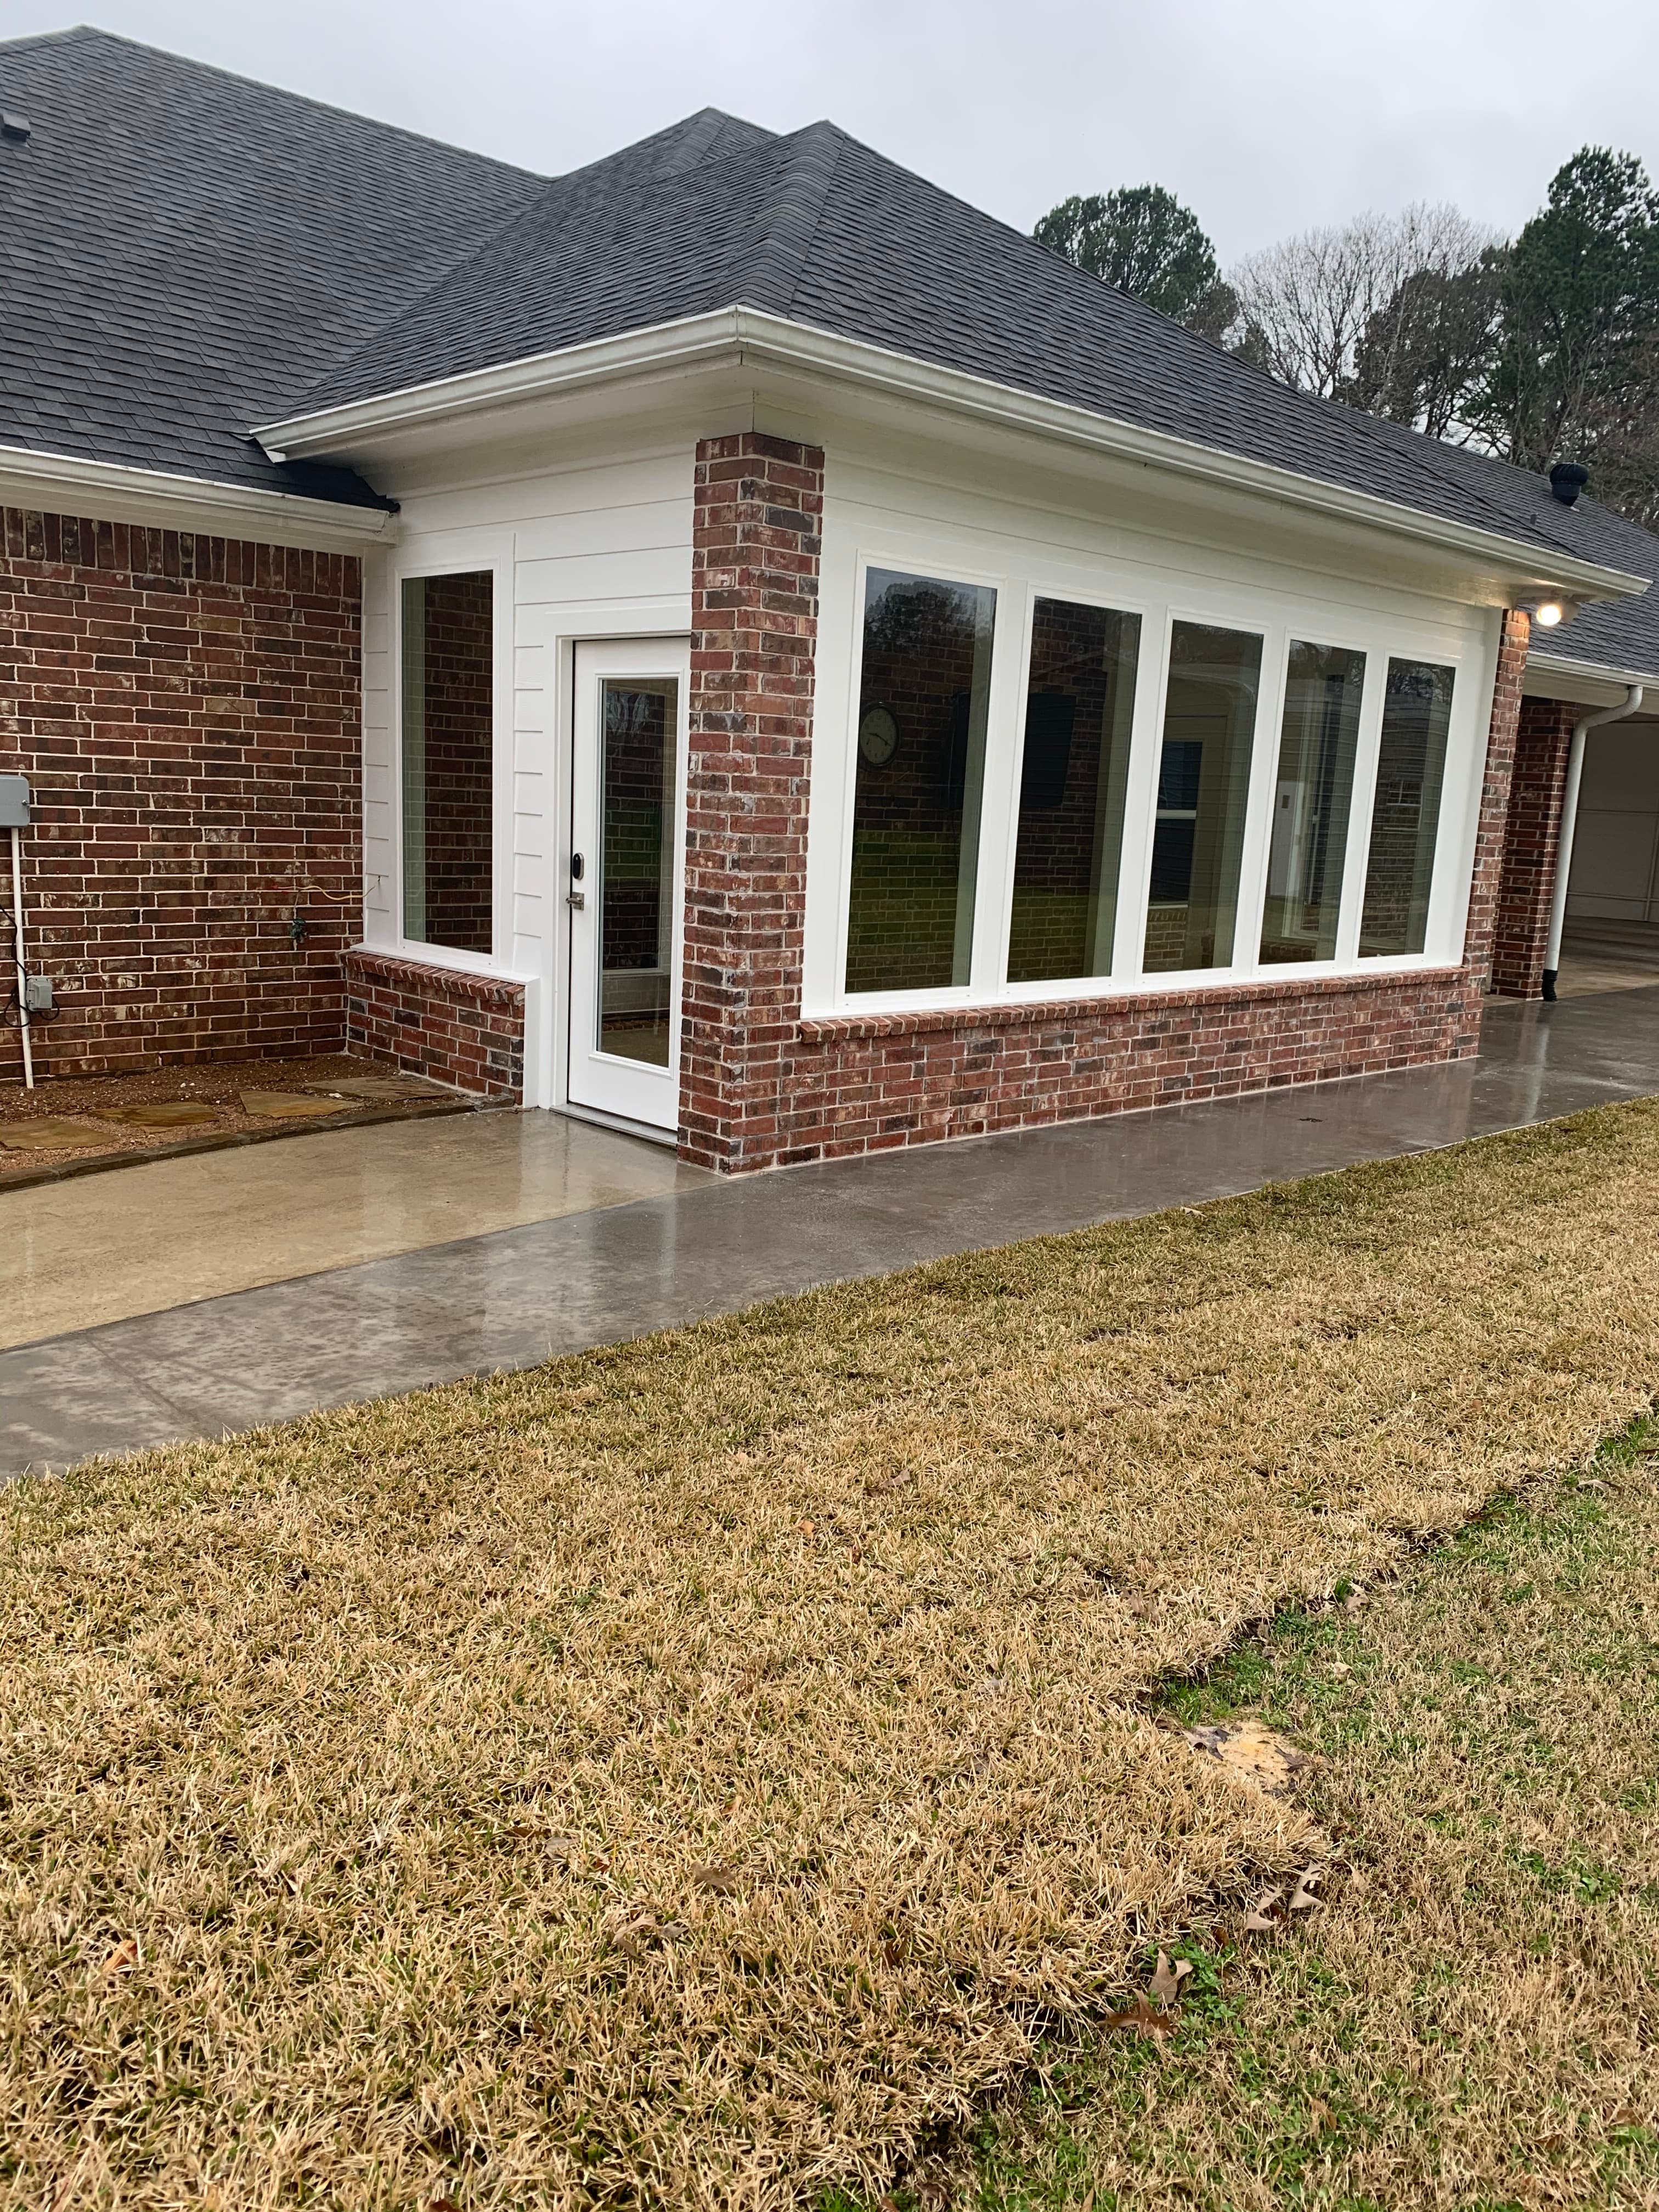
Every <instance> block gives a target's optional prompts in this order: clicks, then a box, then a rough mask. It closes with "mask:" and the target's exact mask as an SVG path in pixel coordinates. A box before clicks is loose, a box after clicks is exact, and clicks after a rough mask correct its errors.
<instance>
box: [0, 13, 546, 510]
mask: <svg viewBox="0 0 1659 2212" xmlns="http://www.w3.org/2000/svg"><path fill="white" fill-rule="evenodd" d="M0 106H3V107H5V108H6V109H8V110H9V111H18V112H21V113H22V114H23V115H25V116H26V117H27V118H28V121H29V123H30V124H31V125H32V126H33V131H32V135H31V137H30V138H29V140H28V142H27V144H21V145H20V144H16V143H10V142H6V141H0V444H4V445H10V446H24V447H31V448H33V450H35V451H37V452H45V453H68V454H72V455H76V456H77V457H79V458H82V459H88V460H100V461H112V462H118V463H120V464H122V465H125V466H128V467H133V468H146V469H161V470H165V471H174V472H179V473H182V474H185V475H188V476H198V477H206V478H209V479H210V480H212V481H214V482H216V483H230V484H246V485H249V486H258V487H260V488H262V489H271V490H289V491H293V490H308V491H314V492H318V493H319V494H321V495H323V496H325V497H331V498H337V499H346V500H365V499H368V498H369V497H371V496H372V495H371V494H370V493H369V492H368V489H367V487H366V486H363V485H362V484H360V483H357V481H356V478H355V477H351V476H349V474H348V473H347V472H346V471H342V470H316V471H310V472H308V473H307V475H306V476H305V477H301V478H300V479H299V480H296V472H295V471H294V470H291V469H286V470H279V469H276V468H274V467H273V466H272V465H271V464H270V462H269V461H268V460H266V459H265V457H264V454H263V453H261V452H260V450H259V448H258V446H257V445H255V444H254V443H253V441H252V439H250V438H249V437H248V435H247V432H248V429H249V427H250V425H251V424H252V423H253V422H255V421H257V420H258V419H259V418H260V417H261V416H264V415H268V414H269V412H270V404H271V401H272V399H273V398H276V399H279V400H280V399H281V398H283V397H284V396H286V395H289V394H292V393H294V392H300V391H302V390H304V388H305V387H306V386H307V384H309V383H311V382H313V380H315V379H316V378H317V377H318V376H319V375H321V374H322V373H323V371H324V370H325V368H326V367H327V365H328V364H329V362H331V361H336V360H337V359H338V358H339V356H340V355H341V354H342V353H343V351H345V350H346V349H347V348H349V347H350V346H353V345H355V344H356V343H357V341H358V339H359V337H361V335H362V331H364V330H365V329H373V328H374V327H375V326H376V325H380V324H381V323H384V322H386V321H387V320H388V319H390V318H391V317H392V315H394V314H395V313H397V312H398V309H399V307H402V306H404V305H405V304H406V303H407V302H409V301H411V300H413V299H415V298H416V297H418V296H419V295H420V294H421V293H422V292H424V291H425V290H426V289H428V287H429V286H430V284H431V283H432V282H433V280H434V278H435V277H436V276H438V275H439V274H440V272H441V270H444V269H445V268H447V267H450V266H453V264H455V263H456V262H458V261H460V260H462V259H463V258H465V257H466V256H468V255H470V254H471V253H472V252H474V251H476V249H477V246H479V245H480V244H481V242H482V241H483V240H484V239H486V238H487V237H489V235H490V234H491V233H492V232H493V231H495V229H497V228H499V227H500V225H501V223H502V222H504V221H506V220H507V218H508V217H509V216H512V215H513V213H515V212H516V210H518V209H519V208H520V207H522V206H524V205H525V204H526V202H527V201H528V200H530V199H531V198H532V197H533V196H534V195H535V194H536V193H538V192H539V191H541V190H542V188H543V181H544V180H543V179H540V178H538V177H533V176H531V175H528V174H527V173H526V172H524V171H523V170H520V169H513V168H508V167H506V165H505V164H503V163H501V162H499V161H485V160H483V158H481V157H480V156H479V155H476V154H464V153H460V152H459V151H457V150H456V149H454V148H453V147H450V146H442V145H439V144H436V143H434V142H433V141H432V140H430V139H426V138H418V137H415V136H413V135H412V134H411V133H410V132H408V131H394V130H391V129H389V128H388V127H387V126H386V125H384V124H380V123H371V122H368V121H366V120H365V119H364V118H362V117H361V116H356V115H349V114H347V113H345V112H343V111H341V110H339V109H337V108H331V107H324V106H319V104H318V103H317V102H316V101H315V100H301V99H300V98H298V97H297V96H296V95H295V94H291V93H286V92H278V91H276V90H274V89H273V88H270V86H268V85H263V84H255V83H252V82H248V81H247V80H246V79H244V78H241V77H236V76H228V75H227V74H226V73H225V72H224V71H223V70H214V69H205V68H204V67H202V66H201V65H200V64H197V63H195V62H189V61H182V60H179V59H178V58H176V57H174V56H173V55H171V54H164V53H158V52H155V50H154V49H153V48H151V47H149V46H138V45H135V44H134V43H133V42H132V41H131V40H127V39H118V38H114V37H112V36H110V35H109V34H108V33H105V32H102V31H92V30H76V31H65V32H60V33H54V34H52V35H50V36H47V37H45V38H39V39H20V40H13V41H10V42H9V43H7V44H4V45H0Z"/></svg>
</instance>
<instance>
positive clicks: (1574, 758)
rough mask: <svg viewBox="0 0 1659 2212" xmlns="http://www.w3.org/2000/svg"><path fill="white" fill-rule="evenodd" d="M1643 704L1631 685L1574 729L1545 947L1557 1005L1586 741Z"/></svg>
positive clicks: (1548, 994)
mask: <svg viewBox="0 0 1659 2212" xmlns="http://www.w3.org/2000/svg"><path fill="white" fill-rule="evenodd" d="M1641 703H1642V686H1641V685H1640V684H1632V685H1631V687H1630V696H1629V697H1628V698H1627V699H1626V700H1625V702H1624V703H1623V704H1622V705H1621V706H1618V707H1604V708H1602V710H1601V713H1600V714H1586V715H1585V717H1584V719H1583V721H1582V722H1575V723H1574V724H1573V726H1572V750H1571V752H1570V753H1569V754H1568V755H1567V787H1566V789H1565V792H1564V793H1562V795H1561V834H1560V836H1559V838H1558V839H1557V841H1556V861H1555V890H1554V893H1553V896H1552V897H1551V900H1550V933H1549V938H1548V941H1547V943H1546V945H1545V947H1544V996H1545V998H1546V999H1547V1000H1548V1001H1549V1002H1550V1004H1551V1005H1552V1006H1553V1005H1554V1003H1555V978H1556V975H1557V973H1558V971H1559V969H1560V966H1561V933H1562V931H1563V930H1564V929H1565V927H1566V921H1567V878H1568V877H1569V876H1570V875H1571V873H1572V840H1573V835H1574V832H1575V831H1576V830H1577V827H1578V787H1579V785H1580V784H1581V783H1582V782H1583V780H1584V740H1585V738H1587V737H1588V736H1589V733H1590V732H1591V731H1592V730H1600V729H1604V728H1605V727H1606V726H1607V724H1608V723H1609V722H1622V721H1623V720H1624V719H1625V717H1626V714H1634V713H1635V712H1636V710H1637V708H1638V707H1639V706H1640V705H1641Z"/></svg>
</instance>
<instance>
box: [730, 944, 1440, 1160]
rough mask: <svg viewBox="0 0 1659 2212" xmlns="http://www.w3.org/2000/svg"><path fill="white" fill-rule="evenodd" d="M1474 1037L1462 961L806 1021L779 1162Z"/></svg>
mask: <svg viewBox="0 0 1659 2212" xmlns="http://www.w3.org/2000/svg"><path fill="white" fill-rule="evenodd" d="M1479 1048H1480V994H1478V993H1476V992H1475V991H1474V989H1473V988H1472V987H1471V985H1470V982H1469V979H1468V974H1467V972H1466V971H1465V970H1464V969H1439V970H1436V971H1434V972H1432V973H1429V974H1422V975H1406V976H1400V975H1391V976H1364V977H1360V978H1358V979H1355V978H1353V977H1352V976H1343V977H1340V978H1327V979H1324V980H1322V981H1318V982H1302V983H1291V982H1282V983H1281V982H1273V983H1257V984H1251V985H1249V986H1246V987H1243V988H1241V989H1239V990H1236V991H1227V990H1215V989H1210V990H1201V991H1194V990H1186V991H1176V992H1167V993H1166V992H1159V993H1158V994H1155V995H1152V996H1148V997H1145V998H1122V999H1077V1000H1056V1001H1054V1002H1052V1003H1047V1004H1043V1005H1041V1006H1007V1005H1004V1006H992V1007H985V1008H981V1009H979V1010H978V1011H977V1012H973V1013H956V1012H931V1013H920V1012H918V1013H913V1014H884V1015H879V1016H871V1015H866V1016H861V1017H854V1018H842V1019H836V1020H832V1021H818V1022H803V1023H802V1024H801V1025H800V1028H799V1035H798V1044H797V1048H796V1051H795V1054H794V1055H793V1067H792V1071H791V1082H790V1085H789V1091H788V1107H787V1112H786V1114H785V1115H784V1116H783V1126H782V1128H781V1133H780V1145H779V1153H778V1157H779V1158H781V1159H786V1160H787V1159H816V1158H833V1157H835V1156H836V1155H837V1154H839V1153H843V1152H878V1151H881V1150H883V1149H884V1148H886V1147H888V1146H896V1145H914V1144H927V1143H931V1142H933V1140H935V1139H939V1138H941V1137H965V1136H978V1135H981V1134H984V1133H987V1132H988V1131H991V1130H995V1129H1015V1128H1031V1127H1036V1126H1038V1125H1040V1124H1042V1123H1044V1122H1048V1121H1073V1120H1076V1119H1079V1117H1081V1116H1084V1115H1093V1114H1114V1113H1127V1112H1129V1111H1131V1110H1133V1109H1134V1108H1136V1107H1142V1106H1170V1105H1176V1104H1179V1103H1191V1102H1192V1101H1193V1100H1195V1099H1200V1098H1225V1097H1228V1096H1230V1095H1231V1094H1232V1093H1234V1092H1237V1091H1260V1090H1265V1089H1267V1088H1268V1087H1269V1086H1270V1085H1278V1084H1285V1083H1315V1082H1320V1081H1323V1080H1325V1079H1328V1078H1329V1077H1332V1076H1338V1075H1366V1074H1375V1073H1380V1072H1381V1071H1383V1069H1386V1068H1393V1067H1411V1066H1416V1065H1418V1064H1419V1062H1421V1061H1424V1060H1458V1059H1462V1058H1465V1057H1467V1056H1468V1054H1472V1053H1474V1052H1475V1051H1477V1050H1478V1049H1479ZM745 1164H749V1163H745Z"/></svg>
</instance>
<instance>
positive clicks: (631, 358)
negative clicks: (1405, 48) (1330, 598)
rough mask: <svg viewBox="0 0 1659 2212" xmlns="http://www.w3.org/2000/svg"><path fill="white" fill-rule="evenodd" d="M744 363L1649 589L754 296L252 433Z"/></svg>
mask: <svg viewBox="0 0 1659 2212" xmlns="http://www.w3.org/2000/svg"><path fill="white" fill-rule="evenodd" d="M733 368H736V369H745V368H746V369H754V370H757V371H772V372H780V371H781V372H783V373H786V374H793V375H805V376H807V377H810V378H811V379H813V380H815V381H817V382H819V383H821V384H828V385H829V386H837V385H838V386H842V387H843V388H845V387H848V386H853V387H861V388H863V389H865V390H873V391H878V392H882V393H884V394H886V395H888V396H890V397H895V398H901V399H903V400H906V401H908V402H910V403H911V404H918V405H920V406H921V407H923V408H926V409H927V410H933V411H934V412H936V413H938V414H941V415H945V416H957V417H958V418H968V419H975V420H978V421H979V422H983V423H985V424H987V425H994V426H995V427H997V428H1001V429H1005V430H1006V429H1015V430H1020V431H1024V432H1025V433H1028V434H1032V435H1036V436H1038V437H1040V438H1042V439H1044V440H1046V441H1048V442H1050V443H1053V444H1057V445H1060V446H1069V447H1073V449H1082V450H1086V451H1089V452H1091V453H1096V454H1100V455H1103V456H1108V457H1110V458H1112V459H1117V460H1121V461H1126V462H1129V463H1134V464H1139V465H1142V466H1145V467H1150V468H1155V469H1160V470H1163V471H1168V472H1170V474H1173V475H1176V476H1179V477H1188V478H1193V479H1197V480H1199V481H1200V482H1201V483H1204V484H1206V485H1207V486H1210V487H1212V488H1217V489H1225V490H1227V491H1231V492H1232V493H1235V494H1243V495H1253V496H1255V497H1259V498H1262V499H1266V500H1269V501H1273V503H1274V504H1276V505H1277V506H1278V507H1281V508H1290V509H1292V510H1300V511H1302V512H1304V513H1306V514H1308V515H1310V516H1318V517H1321V518H1323V519H1326V520H1333V521H1336V522H1340V523H1342V524H1346V525H1347V526H1358V527H1361V528H1364V529H1369V530H1373V531H1376V532H1382V533H1384V534H1385V535H1387V536H1389V537H1391V538H1395V539H1407V540H1409V541H1411V542H1413V544H1418V545H1420V546H1424V547H1431V548H1432V549H1434V550H1436V551H1437V553H1440V554H1442V555H1447V556H1453V557H1455V558H1457V559H1459V560H1462V561H1466V562H1472V563H1479V564H1482V565H1484V566H1486V567H1489V568H1493V569H1495V570H1496V571H1498V573H1500V574H1504V575H1505V576H1507V577H1510V578H1511V579H1513V580H1514V582H1515V584H1516V586H1517V590H1519V589H1520V588H1522V587H1523V588H1524V589H1525V590H1526V591H1527V592H1528V593H1534V594H1538V595H1544V596H1561V597H1565V598H1568V599H1626V598H1635V597H1638V596H1639V595H1640V594H1641V593H1642V592H1645V591H1646V590H1647V588H1648V581H1649V580H1648V579H1647V578H1646V577H1645V576H1639V575H1636V574H1631V573H1629V572H1627V571H1626V570H1623V569H1619V568H1607V567H1605V566H1603V565H1602V564H1601V563H1599V562H1589V561H1584V560H1582V559H1580V558H1578V557H1577V556H1575V555H1573V554H1571V553H1567V552H1565V551H1562V552H1557V551H1555V550H1553V549H1552V548H1550V547H1547V546H1541V545H1537V544H1533V543H1531V542H1530V541H1529V540H1527V539H1524V538H1512V537H1510V536H1509V535H1507V534H1506V533H1505V532H1501V531H1492V530H1484V529H1480V528H1478V527H1475V526H1472V525H1469V524H1466V523H1460V522H1455V521H1450V520H1446V519H1444V518H1443V517H1439V516H1436V515H1432V514H1428V513H1424V512H1422V511H1421V510H1419V509H1418V508H1414V507H1406V506H1402V505H1401V504H1400V503H1398V502H1397V501H1390V500H1385V499H1380V498H1377V497H1376V496H1375V495H1372V494H1370V493H1366V492H1357V491H1352V490H1349V489H1346V488H1345V487H1343V486H1341V485H1338V484H1332V483H1326V482H1324V481H1322V479H1320V478H1318V477H1305V476H1301V475H1298V474H1297V472H1296V471H1293V470H1290V469H1282V468H1278V467H1275V466H1273V465H1271V464H1269V463H1267V462H1261V461H1254V460H1249V459H1244V458H1243V457H1241V456H1239V455H1237V454H1232V453H1222V452H1219V451H1218V450H1217V449H1216V448H1214V447H1209V446H1204V445H1200V444H1199V443H1197V442H1196V441H1191V440H1187V439H1182V438H1177V437H1174V436H1171V435H1169V434H1167V433H1165V432H1163V431H1158V430H1148V429H1144V428H1140V427H1139V426H1138V425H1136V424H1134V423H1129V422H1119V421H1116V420H1115V419H1113V418H1112V417H1110V416H1102V415H1097V414H1095V413H1093V412H1092V411H1091V410H1089V409H1087V408H1084V407H1077V406H1073V405H1071V404H1067V403H1066V402H1064V401H1060V400H1054V399H1046V398H1042V397H1041V396H1039V395H1037V394H1036V393H1032V392H1024V391H1021V390H1020V389H1018V387H1017V386H1010V385H1004V384H999V383H996V382H994V381H993V380H990V379H988V378H984V377H977V376H972V375H969V374H966V373H965V372H963V371H962V370H958V369H951V368H939V367H938V366H936V365H935V364H933V363H932V362H922V361H918V360H916V359H915V358H914V357H913V356H909V355H908V354H899V353H894V352H891V351H889V350H888V349H885V348H883V347H880V346H875V345H871V344H868V343H865V342H864V341H862V340H860V339H855V338H848V337H842V336H841V335H840V334H839V333H838V332H836V331H824V330H820V329H818V328H817V327H816V326H815V325H810V324H805V323H798V322H793V321H791V320H790V319H787V318H786V317H783V316H780V315H773V314H769V313H764V312H763V311H762V310H760V309H758V308H754V307H724V308H720V309H719V310H718V311H716V312H715V313H711V314H705V315H696V316H690V317H688V318H686V319H684V320H682V321H679V322H673V323H664V324H659V325H655V326H653V328H651V329H648V330H641V331H629V332H626V333H625V334H623V335H622V336H620V337H607V338H599V339H594V340H592V342H590V343H586V344H582V345H575V346H568V347H564V348H561V349H558V350H557V351H555V352H551V353H545V354H539V355H536V356H532V357H530V358H527V359H525V360H522V361H515V362H504V363H502V364H501V365H500V366H499V367H495V368H482V369H476V370H472V371H471V372H469V373H468V374H465V375H463V376H455V377H446V378H442V379H440V380H437V381H435V382H433V383H430V384H422V385H415V386H410V387H409V388H408V389H406V390H404V391H400V392H386V393H384V394H380V395H377V396H375V397H374V398H368V399H359V400H353V401H350V402H349V403H347V404H344V405H341V406H337V407H328V408H322V409H319V410H316V411H314V412H313V413H309V414H306V415H300V416H289V417H287V418H286V419H284V420H283V421H282V422H269V423H266V424H264V425H263V426H262V427H260V428H257V429H255V430H254V431H253V432H252V435H253V436H254V437H255V438H257V439H258V441H259V443H260V445H261V446H263V447H264V450H265V452H266V453H268V454H269V455H270V458H271V459H273V460H280V459H286V460H301V459H334V460H347V459H351V458H352V457H353V456H354V455H355V454H356V453H359V452H361V451H362V449H363V448H364V447H367V446H368V445H370V444H372V443H373V442H374V441H384V440H386V439H387V438H388V437H391V436H398V437H407V436H408V435H410V434H412V433H418V432H420V431H422V429H428V430H430V431H432V432H434V433H437V432H439V431H440V430H441V428H443V427H445V426H450V425H458V424H459V423H461V422H465V419H466V418H467V417H469V416H505V415H507V414H508V413H510V412H511V410H515V409H526V408H528V407H530V406H532V405H533V404H536V403H546V402H549V401H556V400H557V399H559V398H574V397H575V396H576V395H578V394H580V393H585V392H592V391H594V390H596V389H599V388H600V387H603V386H606V385H622V384H626V383H629V382H636V381H639V380H646V379H654V380H662V379H665V378H671V377H675V376H682V377H684V376H690V375H691V374H695V373H696V372H702V371H709V370H724V369H733Z"/></svg>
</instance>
